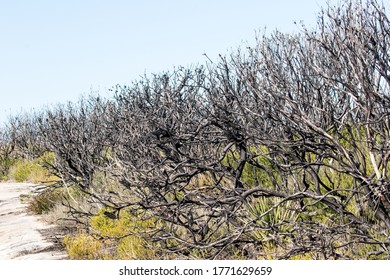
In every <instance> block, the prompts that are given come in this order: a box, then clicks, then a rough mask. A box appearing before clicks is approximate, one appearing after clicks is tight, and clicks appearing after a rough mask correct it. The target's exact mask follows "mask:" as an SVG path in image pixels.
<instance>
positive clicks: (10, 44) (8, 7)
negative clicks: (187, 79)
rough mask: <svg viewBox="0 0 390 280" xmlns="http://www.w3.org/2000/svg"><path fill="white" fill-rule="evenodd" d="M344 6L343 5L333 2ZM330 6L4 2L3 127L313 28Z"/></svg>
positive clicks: (320, 2) (251, 1)
mask: <svg viewBox="0 0 390 280" xmlns="http://www.w3.org/2000/svg"><path fill="white" fill-rule="evenodd" d="M333 2H336V1H333ZM325 3H326V0H294V1H293V0H272V1H270V0H257V1H256V0H236V1H233V0H187V1H186V0H142V1H141V0H127V1H125V0H61V1H60V0H34V1H32V0H12V1H11V0H0V97H1V98H0V122H3V121H4V120H5V119H6V117H7V115H9V114H15V113H18V112H20V111H21V110H22V108H23V110H30V109H31V108H41V107H43V106H45V105H50V104H56V103H59V102H61V103H62V102H65V101H68V100H69V101H76V100H77V99H78V98H79V97H80V96H81V95H83V94H89V93H91V92H96V91H98V92H99V94H100V95H102V96H108V89H109V88H111V87H112V86H114V85H116V84H129V83H130V82H131V81H133V80H135V79H139V77H140V76H142V75H143V74H145V73H146V74H148V73H159V72H161V71H165V70H170V69H173V67H174V66H189V65H193V64H199V63H203V62H205V60H206V58H205V57H204V56H203V55H202V54H203V53H207V55H208V56H209V57H211V58H213V57H216V56H217V55H218V54H228V53H230V52H231V50H234V49H235V48H237V47H239V46H240V45H241V44H242V42H249V43H250V42H253V41H254V37H255V32H256V31H259V30H261V29H263V28H264V27H267V29H268V30H274V29H278V30H280V31H285V32H292V31H297V28H296V27H295V26H294V24H293V21H295V20H296V21H300V20H303V21H304V23H306V24H307V25H311V26H313V25H314V24H315V21H316V16H317V13H318V12H319V10H320V7H321V6H325Z"/></svg>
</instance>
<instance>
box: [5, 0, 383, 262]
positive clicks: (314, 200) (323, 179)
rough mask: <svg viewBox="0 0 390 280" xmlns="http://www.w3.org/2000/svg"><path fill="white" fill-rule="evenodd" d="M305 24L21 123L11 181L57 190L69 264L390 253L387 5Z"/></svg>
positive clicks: (363, 5) (330, 11)
mask: <svg viewBox="0 0 390 280" xmlns="http://www.w3.org/2000/svg"><path fill="white" fill-rule="evenodd" d="M299 30H300V33H299V34H283V33H280V32H277V31H275V32H273V33H272V34H271V35H266V34H264V35H262V34H259V35H258V38H257V43H256V44H255V45H254V46H244V47H242V48H240V49H238V50H237V51H235V52H234V53H232V54H230V55H226V56H220V58H219V60H218V61H211V60H210V61H209V62H208V63H207V64H205V65H201V66H197V67H192V68H177V69H175V70H174V71H172V72H169V73H162V74H159V75H154V76H150V77H145V78H143V79H141V80H139V81H135V82H134V83H132V84H131V85H127V86H120V85H118V86H116V87H114V88H113V89H112V91H113V92H112V93H113V97H112V98H111V99H103V98H99V97H93V96H91V97H88V98H83V99H81V100H79V101H78V102H75V103H68V104H62V105H58V106H57V107H51V108H46V109H43V110H41V111H34V112H30V113H28V114H21V115H18V116H13V117H11V118H10V119H9V121H8V122H7V123H6V125H5V126H4V128H3V130H2V131H1V137H0V139H1V140H0V141H1V145H0V147H1V154H0V157H1V158H0V165H1V170H0V172H1V176H2V178H3V179H13V180H17V181H25V180H27V181H32V182H45V183H46V184H47V186H48V188H47V190H46V191H45V192H43V193H42V194H40V195H39V196H37V197H36V198H35V199H34V200H33V202H32V204H31V208H32V209H33V210H34V211H36V212H38V213H46V214H47V215H50V217H51V218H52V219H53V221H56V222H57V223H58V224H60V225H61V226H63V227H64V228H66V229H67V230H68V235H67V236H66V237H65V238H64V240H63V244H64V246H65V248H66V250H67V251H68V253H69V255H70V257H71V258H74V259H389V257H390V215H389V214H390V183H389V175H390V170H389V159H390V133H389V132H390V120H389V116H390V94H389V89H390V67H389V65H390V55H389V54H390V53H389V48H390V28H389V19H388V16H387V13H386V10H385V7H383V6H382V4H381V3H379V2H376V1H343V2H342V4H341V5H340V6H338V7H327V8H325V9H324V10H323V11H321V12H320V13H319V16H318V24H317V27H316V28H315V29H313V30H308V29H306V28H305V26H300V27H299Z"/></svg>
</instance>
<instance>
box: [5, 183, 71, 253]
mask: <svg viewBox="0 0 390 280" xmlns="http://www.w3.org/2000/svg"><path fill="white" fill-rule="evenodd" d="M37 188H39V187H38V186H34V185H32V184H25V183H0V260H11V259H19V260H60V259H66V258H67V255H66V253H65V252H64V251H63V250H62V248H61V245H60V240H59V239H57V237H56V230H55V228H54V227H53V226H51V225H48V224H46V223H45V222H44V221H42V219H40V217H39V216H34V215H32V214H31V213H28V212H27V210H26V205H25V204H23V203H22V201H21V199H20V195H25V194H30V193H31V192H34V191H36V190H37Z"/></svg>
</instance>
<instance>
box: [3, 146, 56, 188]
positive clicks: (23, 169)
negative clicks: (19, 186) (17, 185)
mask: <svg viewBox="0 0 390 280" xmlns="http://www.w3.org/2000/svg"><path fill="white" fill-rule="evenodd" d="M53 160H54V155H53V154H52V153H45V154H44V155H43V156H42V157H40V158H37V159H35V160H32V161H31V160H22V159H19V160H16V161H15V162H13V165H12V166H11V168H10V170H9V173H8V178H9V179H11V180H15V181H16V182H31V183H35V184H38V183H47V182H53V181H56V180H57V179H58V178H57V177H56V176H53V175H51V174H50V172H49V170H48V169H47V168H46V167H45V166H46V165H47V162H50V161H53Z"/></svg>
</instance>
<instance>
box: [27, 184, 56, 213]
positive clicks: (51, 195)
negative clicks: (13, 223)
mask: <svg viewBox="0 0 390 280" xmlns="http://www.w3.org/2000/svg"><path fill="white" fill-rule="evenodd" d="M61 199H62V195H61V193H60V191H58V190H45V191H43V192H42V193H40V194H38V195H36V196H32V197H31V199H30V201H29V203H28V207H27V209H28V210H29V211H31V212H33V213H35V214H38V215H40V214H44V213H48V212H49V211H50V210H52V209H53V208H54V206H55V205H56V204H57V203H59V202H60V201H61Z"/></svg>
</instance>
